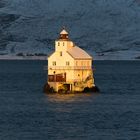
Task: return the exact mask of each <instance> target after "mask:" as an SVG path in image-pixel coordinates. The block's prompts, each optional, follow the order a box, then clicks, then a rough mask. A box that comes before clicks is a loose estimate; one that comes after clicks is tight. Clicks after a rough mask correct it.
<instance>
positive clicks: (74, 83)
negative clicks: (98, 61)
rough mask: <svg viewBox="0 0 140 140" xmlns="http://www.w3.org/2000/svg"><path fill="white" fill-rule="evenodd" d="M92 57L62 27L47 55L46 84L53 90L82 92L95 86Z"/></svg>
mask: <svg viewBox="0 0 140 140" xmlns="http://www.w3.org/2000/svg"><path fill="white" fill-rule="evenodd" d="M92 60H93V59H92V57H91V56H90V55H89V54H88V53H87V52H85V51H84V50H83V49H81V48H79V47H78V46H76V45H75V44H74V43H73V42H72V41H71V40H70V39H69V33H68V32H67V31H66V30H65V29H63V30H62V31H61V32H60V35H59V38H58V39H57V40H56V41H55V51H54V52H53V53H52V54H51V55H50V56H49V57H48V81H47V84H48V85H49V87H50V88H51V89H53V91H55V92H62V91H65V92H68V93H69V92H83V91H84V90H85V89H91V88H94V87H95V84H94V77H93V69H92Z"/></svg>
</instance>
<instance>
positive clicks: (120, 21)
mask: <svg viewBox="0 0 140 140" xmlns="http://www.w3.org/2000/svg"><path fill="white" fill-rule="evenodd" d="M63 26H66V28H67V29H68V31H69V33H70V38H71V39H72V40H73V41H74V42H75V43H76V44H77V45H79V46H80V47H81V48H84V49H85V50H86V51H88V52H89V53H90V54H91V55H93V56H94V58H96V59H134V58H135V57H137V58H139V56H140V0H79V1H78V0H0V55H1V56H4V55H11V56H12V55H16V54H18V53H21V52H22V53H30V54H34V53H46V54H49V53H50V52H51V51H52V50H53V49H54V40H55V39H56V38H57V37H58V33H59V32H60V30H61V29H62V27H63Z"/></svg>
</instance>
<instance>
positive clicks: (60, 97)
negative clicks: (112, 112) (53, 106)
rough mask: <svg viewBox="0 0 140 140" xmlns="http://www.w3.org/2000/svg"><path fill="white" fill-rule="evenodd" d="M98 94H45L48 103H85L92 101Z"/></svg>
mask: <svg viewBox="0 0 140 140" xmlns="http://www.w3.org/2000/svg"><path fill="white" fill-rule="evenodd" d="M99 95H100V94H99V93H79V94H72V93H71V94H46V95H45V96H46V100H47V101H49V102H65V103H66V102H67V103H70V102H85V101H91V100H92V101H93V98H96V97H97V96H99Z"/></svg>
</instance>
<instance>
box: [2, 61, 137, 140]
mask: <svg viewBox="0 0 140 140" xmlns="http://www.w3.org/2000/svg"><path fill="white" fill-rule="evenodd" d="M45 65H47V62H46V61H7V60H5V61H0V140H140V61H95V62H94V67H95V69H96V70H95V75H94V76H95V82H96V85H97V86H98V87H99V88H100V90H101V92H100V93H96V94H95V93H94V94H69V95H59V94H55V95H47V94H44V93H43V85H44V84H45V82H46V79H47V71H44V66H45Z"/></svg>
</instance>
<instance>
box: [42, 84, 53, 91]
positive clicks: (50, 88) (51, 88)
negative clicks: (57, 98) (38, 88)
mask: <svg viewBox="0 0 140 140" xmlns="http://www.w3.org/2000/svg"><path fill="white" fill-rule="evenodd" d="M43 91H44V93H55V91H54V89H53V87H50V85H49V84H48V83H46V84H45V85H44V88H43Z"/></svg>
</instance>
